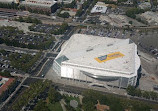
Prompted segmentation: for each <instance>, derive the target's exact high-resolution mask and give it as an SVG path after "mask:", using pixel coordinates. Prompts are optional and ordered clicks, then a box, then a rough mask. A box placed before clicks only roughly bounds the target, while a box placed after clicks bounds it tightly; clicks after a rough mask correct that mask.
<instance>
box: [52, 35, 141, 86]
mask: <svg viewBox="0 0 158 111" xmlns="http://www.w3.org/2000/svg"><path fill="white" fill-rule="evenodd" d="M139 68H140V58H139V56H138V55H137V45H136V44H135V43H133V42H132V41H131V40H130V39H116V38H108V37H104V38H102V37H99V36H92V35H84V34H74V35H72V37H71V38H70V39H69V40H68V41H67V42H66V43H64V44H63V46H62V48H61V51H60V53H59V54H58V56H57V57H56V58H55V60H54V63H53V70H54V71H55V72H56V73H57V74H58V76H59V77H61V78H62V79H68V80H69V79H70V80H74V81H80V82H86V83H87V84H88V85H101V86H104V87H106V86H112V87H113V86H116V87H122V88H126V87H128V85H132V86H135V85H136V83H137V77H138V74H139Z"/></svg>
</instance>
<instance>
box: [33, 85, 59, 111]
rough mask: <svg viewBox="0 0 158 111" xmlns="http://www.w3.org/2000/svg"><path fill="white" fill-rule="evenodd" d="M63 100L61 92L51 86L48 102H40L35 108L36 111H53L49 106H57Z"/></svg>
mask: <svg viewBox="0 0 158 111" xmlns="http://www.w3.org/2000/svg"><path fill="white" fill-rule="evenodd" d="M61 99H62V96H61V95H60V93H59V92H57V91H56V90H55V89H54V88H53V87H52V86H51V85H50V87H49V91H48V101H47V102H46V100H40V101H38V103H37V105H36V106H35V107H34V111H51V110H50V109H49V107H48V106H49V104H55V103H56V102H59V101H60V100H61Z"/></svg>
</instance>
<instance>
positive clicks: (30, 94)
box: [12, 80, 50, 111]
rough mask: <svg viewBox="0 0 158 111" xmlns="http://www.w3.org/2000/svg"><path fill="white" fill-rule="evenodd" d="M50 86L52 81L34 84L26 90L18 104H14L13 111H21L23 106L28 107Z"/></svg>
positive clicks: (40, 81) (39, 81)
mask: <svg viewBox="0 0 158 111" xmlns="http://www.w3.org/2000/svg"><path fill="white" fill-rule="evenodd" d="M49 86H50V81H47V80H46V81H42V80H38V81H36V82H34V83H32V84H30V87H29V88H28V89H26V90H25V91H24V92H23V94H22V95H21V96H20V97H19V98H18V100H17V101H16V103H14V104H13V106H12V110H13V111H20V110H21V109H22V107H23V106H26V105H27V104H28V102H29V101H31V100H33V99H34V98H35V97H36V96H38V95H39V94H40V93H41V92H43V91H44V90H45V89H46V88H48V87H49ZM43 111H47V110H43Z"/></svg>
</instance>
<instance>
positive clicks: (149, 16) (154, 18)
mask: <svg viewBox="0 0 158 111" xmlns="http://www.w3.org/2000/svg"><path fill="white" fill-rule="evenodd" d="M140 17H141V18H142V19H143V20H146V21H147V22H148V24H149V25H158V12H152V11H147V12H145V13H142V14H140Z"/></svg>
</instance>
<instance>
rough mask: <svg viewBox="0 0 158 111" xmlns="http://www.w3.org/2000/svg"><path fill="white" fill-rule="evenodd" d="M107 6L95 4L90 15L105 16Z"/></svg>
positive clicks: (100, 3) (99, 3) (101, 3)
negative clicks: (100, 14) (99, 14)
mask: <svg viewBox="0 0 158 111" xmlns="http://www.w3.org/2000/svg"><path fill="white" fill-rule="evenodd" d="M107 6H108V5H107V4H105V3H103V2H97V3H96V5H95V6H94V7H93V8H92V10H91V13H92V14H94V13H102V14H105V13H106V11H107Z"/></svg>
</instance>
